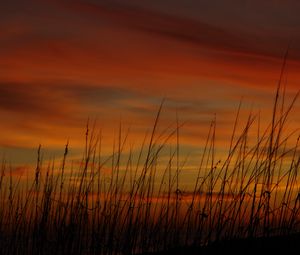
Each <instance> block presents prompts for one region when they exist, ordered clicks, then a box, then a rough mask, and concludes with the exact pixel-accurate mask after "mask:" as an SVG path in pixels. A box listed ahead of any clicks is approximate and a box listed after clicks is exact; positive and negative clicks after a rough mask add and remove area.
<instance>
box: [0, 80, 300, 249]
mask: <svg viewBox="0 0 300 255" xmlns="http://www.w3.org/2000/svg"><path fill="white" fill-rule="evenodd" d="M279 84H280V83H279ZM296 97H297V96H296ZM296 97H295V98H294V100H292V101H291V102H289V103H287V102H285V100H284V88H282V87H281V86H278V89H277V92H276V96H275V101H274V108H273V115H272V117H271V121H270V124H269V126H268V127H266V128H265V129H263V130H262V129H261V126H260V124H261V123H260V117H259V116H258V115H255V114H249V116H248V120H247V121H246V123H244V127H243V129H242V130H241V131H238V128H237V127H238V125H240V124H239V110H238V113H237V117H236V121H235V123H233V129H232V131H233V132H232V136H231V137H230V138H228V139H229V148H228V151H227V155H225V156H224V157H223V159H222V160H221V161H220V159H219V158H218V155H216V153H215V151H216V150H215V136H216V128H215V127H216V125H215V121H212V123H211V126H210V129H209V132H208V136H207V140H206V142H205V144H204V146H203V151H202V154H201V156H200V158H199V167H198V170H197V173H196V175H195V179H194V184H193V187H192V188H191V190H189V191H186V190H182V188H181V184H180V182H181V178H182V176H183V175H184V170H185V166H186V165H187V163H186V162H185V160H182V159H181V155H180V143H179V129H180V125H179V124H178V123H177V124H175V126H174V129H173V130H171V131H170V130H169V132H167V131H163V132H160V133H158V132H157V125H158V122H159V116H160V111H161V107H160V109H159V111H158V114H157V117H156V120H155V122H154V125H153V129H152V132H151V133H150V134H149V135H148V136H145V140H144V141H143V142H142V145H141V146H140V148H139V149H138V152H137V150H136V149H134V148H133V147H130V149H127V150H126V151H125V148H126V144H127V143H126V142H127V141H126V140H127V134H126V133H125V134H123V133H122V132H121V128H120V132H119V136H118V139H116V140H117V141H116V142H115V144H114V146H113V152H112V155H111V156H109V157H104V156H103V155H102V153H101V135H100V134H99V135H98V134H96V130H95V128H90V127H89V126H88V127H87V132H86V141H85V142H86V146H85V152H84V155H83V158H82V161H81V163H80V164H75V163H74V162H73V163H72V162H69V161H68V149H69V148H68V145H66V148H65V153H64V155H63V157H62V160H61V162H59V164H58V163H55V162H54V161H53V162H47V163H45V162H43V158H42V149H41V148H39V149H38V153H37V164H36V168H35V171H34V173H33V176H32V178H29V179H28V180H27V181H24V179H25V180H26V178H24V177H19V178H16V177H15V176H13V173H12V170H11V168H10V167H9V165H8V164H7V163H5V161H3V163H2V169H1V173H0V250H1V252H0V253H1V254H3V255H4V254H149V253H158V254H165V253H170V254H186V253H187V252H188V253H190V254H195V253H202V254H220V253H221V251H222V252H223V251H224V250H226V249H229V252H230V253H231V254H246V252H249V253H253V252H255V253H259V252H262V253H266V252H265V249H266V248H265V247H269V248H267V249H269V250H268V251H273V250H274V251H279V249H282V248H278V247H279V246H278V245H280V243H282V244H283V246H281V247H284V248H283V249H285V251H288V249H291V247H292V244H293V243H297V242H299V236H298V235H297V233H299V231H300V226H299V223H300V222H299V220H300V190H299V188H300V187H299V176H298V172H299V169H300V168H299V164H300V155H299V144H298V143H299V136H298V134H297V132H298V131H297V130H296V131H295V132H292V133H286V129H285V125H286V122H287V119H288V115H289V113H290V111H291V110H292V108H293V105H294V102H295V100H296ZM254 132H255V134H256V135H255V136H253V133H254ZM253 137H255V138H253ZM172 139H173V141H175V143H174V144H173V145H172V146H169V141H171V140H172ZM128 151H129V152H128ZM166 151H168V152H169V154H168V155H169V156H168V158H167V160H162V158H163V157H162V154H163V152H166ZM185 163H186V164H185ZM290 242H292V244H291V243H290ZM180 247H185V249H183V248H180ZM267 253H269V252H267ZM284 253H286V252H284Z"/></svg>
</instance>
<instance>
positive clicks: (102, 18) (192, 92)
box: [0, 0, 300, 169]
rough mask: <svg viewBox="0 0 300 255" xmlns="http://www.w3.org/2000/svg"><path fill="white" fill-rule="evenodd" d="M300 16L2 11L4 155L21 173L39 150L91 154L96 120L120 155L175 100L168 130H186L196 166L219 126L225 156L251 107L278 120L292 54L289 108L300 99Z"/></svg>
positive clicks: (235, 0)
mask: <svg viewBox="0 0 300 255" xmlns="http://www.w3.org/2000/svg"><path fill="white" fill-rule="evenodd" d="M299 12H300V2H299V1H296V0H285V1H283V0H269V1H260V0H251V1H250V0H248V1H246V0H242V1H241V0H227V1H220V0H219V1H215V0H210V1H203V0H185V1H179V0H164V1H158V0H143V1H139V0H131V1H128V0H122V1H121V0H112V1H92V0H85V1H84V0H79V1H78V0H73V1H64V0H57V1H51V0H45V1H43V0H39V1H37V0H36V1H33V0H28V1H21V0H10V1H2V2H1V8H0V56H1V57H0V114H1V125H0V149H1V150H0V152H1V154H2V155H3V156H4V157H5V158H7V159H8V160H9V161H11V162H12V163H13V164H16V165H17V166H18V167H19V166H21V165H26V164H30V163H32V162H34V160H35V157H36V154H35V151H36V149H37V147H38V145H39V144H42V146H43V148H44V151H45V153H46V154H47V155H48V157H51V156H58V155H62V154H63V150H64V145H65V144H66V141H67V140H68V139H69V141H70V150H71V151H72V152H73V153H74V154H76V153H80V151H81V150H82V148H83V145H84V139H85V138H84V134H85V127H86V123H87V120H88V119H90V120H97V128H99V129H100V128H101V130H102V133H103V137H104V139H103V140H104V142H103V144H104V145H103V146H104V152H105V153H107V154H109V151H111V148H112V141H113V139H114V138H115V137H116V134H117V133H118V128H119V123H122V127H123V128H124V130H126V129H127V128H130V130H131V131H130V139H131V141H134V142H135V143H136V144H138V143H141V142H142V138H143V136H144V133H145V132H146V131H147V130H149V129H151V127H152V125H153V122H154V118H155V115H156V112H157V110H158V107H159V105H160V103H161V101H162V100H163V99H164V98H165V102H164V106H163V111H162V115H161V119H160V127H161V128H162V129H164V128H165V127H167V126H168V125H172V124H174V122H176V115H177V116H178V119H179V121H180V123H186V124H185V125H184V127H183V128H182V131H181V136H182V137H181V140H180V142H181V145H182V147H183V148H185V152H186V153H187V154H188V153H190V152H191V151H195V150H196V151H197V150H199V148H201V146H202V142H203V140H204V139H205V137H206V134H207V132H208V128H209V125H210V122H211V121H212V120H213V119H214V118H215V116H216V119H217V141H218V143H219V144H220V147H222V146H221V145H222V144H225V143H226V141H227V142H228V140H229V137H230V133H231V130H232V126H233V123H234V119H235V114H236V111H237V108H238V105H239V102H240V101H241V100H242V102H243V106H242V109H243V110H244V111H245V113H246V112H250V111H251V110H253V111H254V112H255V111H259V110H261V112H262V115H263V116H264V118H263V119H264V120H268V119H270V118H271V114H270V113H271V110H272V102H273V100H274V94H275V90H276V86H277V83H278V79H279V76H280V70H281V67H282V63H283V56H284V54H285V52H286V50H287V48H288V47H289V53H288V59H287V65H286V69H285V73H284V74H285V75H284V79H283V83H284V84H286V93H287V97H288V98H291V97H292V96H293V95H295V94H296V93H297V91H298V90H299V88H300V73H299V68H300V33H299V31H300V16H299ZM293 110H294V115H292V117H291V120H290V124H289V125H290V127H291V128H298V127H299V123H300V117H299V116H298V115H297V114H296V113H297V112H298V113H299V110H300V105H299V102H297V103H296V105H295V107H294V109H293ZM18 167H16V169H19V168H18Z"/></svg>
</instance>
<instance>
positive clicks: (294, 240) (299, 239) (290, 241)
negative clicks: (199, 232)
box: [143, 233, 300, 255]
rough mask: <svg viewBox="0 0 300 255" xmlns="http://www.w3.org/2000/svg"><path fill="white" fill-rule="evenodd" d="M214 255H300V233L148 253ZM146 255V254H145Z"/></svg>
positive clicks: (156, 254) (159, 254)
mask: <svg viewBox="0 0 300 255" xmlns="http://www.w3.org/2000/svg"><path fill="white" fill-rule="evenodd" d="M150 254H151V255H165V254H166V255H169V254H170V255H171V254H172V255H183V254H185V255H196V254H200V255H214V254H231V255H237V254H241V255H244V254H249V255H250V254H251V255H256V254H264V255H268V254H272V255H274V254H283V255H285V254H300V233H299V234H295V235H289V236H277V237H269V238H256V239H246V240H230V241H223V242H219V243H215V244H211V245H209V246H207V247H203V248H199V247H185V248H183V247H182V248H176V249H172V250H169V251H167V252H157V253H147V255H150ZM143 255H146V254H143Z"/></svg>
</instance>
